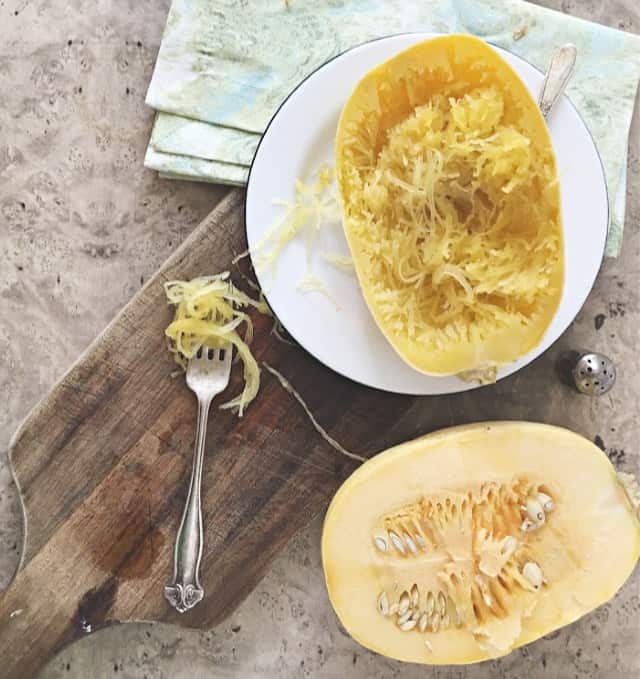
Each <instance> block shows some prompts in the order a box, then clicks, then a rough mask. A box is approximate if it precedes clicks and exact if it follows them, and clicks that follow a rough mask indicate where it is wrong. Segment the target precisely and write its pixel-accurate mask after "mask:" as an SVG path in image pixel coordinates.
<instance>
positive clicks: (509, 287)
mask: <svg viewBox="0 0 640 679" xmlns="http://www.w3.org/2000/svg"><path fill="white" fill-rule="evenodd" d="M336 172H337V184H338V189H339V193H340V198H341V204H342V211H343V225H344V230H345V234H346V236H347V240H348V242H349V246H350V249H351V252H352V255H353V259H354V264H355V269H356V273H357V276H358V281H359V283H360V287H361V289H362V292H363V295H364V298H365V300H366V303H367V305H368V307H369V309H370V311H371V313H372V315H373V317H374V319H375V321H376V323H377V324H378V326H379V327H380V329H381V330H382V332H383V333H384V335H385V336H386V338H387V340H388V341H389V342H390V343H391V345H392V346H393V347H394V349H395V350H396V351H397V352H398V354H399V355H400V356H401V357H402V358H403V359H404V360H405V361H406V362H407V363H409V364H410V365H411V366H413V367H414V368H416V369H418V370H420V371H422V372H425V373H429V374H458V373H461V372H466V371H471V370H486V369H490V368H495V367H496V366H500V365H503V364H506V363H509V362H512V361H514V360H517V359H518V358H520V357H521V356H523V355H524V354H526V353H527V352H529V351H530V350H532V349H533V348H534V347H535V346H537V345H538V344H539V342H540V341H541V339H542V338H543V336H544V333H545V331H546V330H547V328H548V326H549V324H550V322H551V319H552V318H553V315H554V313H555V311H556V309H557V307H558V304H559V301H560V297H561V293H562V286H563V243H562V227H561V216H560V193H559V186H558V177H557V171H556V163H555V158H554V154H553V148H552V145H551V140H550V137H549V133H548V130H547V127H546V124H545V121H544V119H543V117H542V115H541V113H540V111H539V109H538V107H537V105H536V102H535V101H534V100H533V98H532V97H531V95H530V93H529V91H528V90H527V88H526V86H525V85H524V83H523V82H522V81H521V79H520V78H519V76H518V75H517V74H516V73H515V72H514V71H513V70H512V68H511V67H510V66H509V65H508V64H507V62H506V61H504V59H502V57H500V56H499V55H498V53H497V52H496V51H495V50H494V49H493V48H491V47H490V46H488V45H487V44H486V43H484V42H483V41H481V40H479V39H478V38H474V37H472V36H466V35H451V36H444V37H439V38H434V39H431V40H427V41H425V42H423V43H420V44H418V45H415V46H413V47H411V48H410V49H408V50H406V51H404V52H402V53H400V54H398V55H397V56H395V57H394V58H392V59H391V60H389V61H387V62H386V63H384V64H382V65H380V66H378V67H377V68H375V69H374V70H372V71H371V72H370V73H368V74H367V75H366V76H365V77H364V78H363V79H362V81H361V82H360V83H358V85H357V86H356V88H355V89H354V91H353V93H352V95H351V96H350V98H349V99H348V101H347V102H346V104H345V106H344V109H343V111H342V115H341V118H340V122H339V126H338V131H337V136H336Z"/></svg>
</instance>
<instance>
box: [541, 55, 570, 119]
mask: <svg viewBox="0 0 640 679" xmlns="http://www.w3.org/2000/svg"><path fill="white" fill-rule="evenodd" d="M577 54H578V50H577V49H576V47H575V45H571V44H567V45H563V46H562V47H560V48H559V49H558V50H557V51H556V52H555V54H554V55H553V57H552V58H551V63H550V64H549V68H548V70H547V73H546V75H545V77H544V82H543V83H542V91H541V92H540V98H539V99H538V106H539V107H540V110H541V111H542V115H543V116H544V117H545V118H546V117H547V116H548V115H549V113H551V109H552V108H553V106H554V104H555V103H556V101H558V99H559V98H560V95H561V94H562V93H563V92H564V88H565V87H566V86H567V83H568V82H569V80H570V79H571V76H572V75H573V72H574V69H575V65H576V56H577Z"/></svg>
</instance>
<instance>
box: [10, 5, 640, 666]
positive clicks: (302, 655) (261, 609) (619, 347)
mask: <svg viewBox="0 0 640 679" xmlns="http://www.w3.org/2000/svg"><path fill="white" fill-rule="evenodd" d="M540 4H544V5H545V6H548V7H553V8H556V9H563V10H564V11H567V12H570V13H572V14H576V15H579V16H583V17H585V18H590V19H597V20H600V21H602V22H603V23H606V24H608V25H610V26H614V27H621V28H624V29H626V30H629V31H633V32H636V33H637V32H640V7H639V6H638V4H637V2H636V0H606V1H602V2H601V1H600V0H583V1H579V0H563V1H560V0H544V1H543V2H541V3H540ZM167 9H168V1H167V0H160V1H158V0H156V1H155V2H145V1H141V2H133V0H129V1H127V0H121V1H120V2H118V3H108V2H99V3H89V2H85V1H84V0H68V1H66V2H62V0H35V1H33V2H28V1H25V0H16V2H8V0H0V85H1V86H2V90H1V91H2V106H0V319H1V321H0V356H2V361H1V362H0V393H2V394H3V395H4V404H3V408H2V409H0V453H1V460H0V586H4V585H6V584H7V583H8V582H9V580H10V579H11V575H12V573H13V571H14V569H15V567H16V565H17V562H18V550H19V545H20V544H21V540H22V537H21V530H22V526H21V524H22V519H21V513H20V511H19V504H18V501H17V497H16V493H15V489H14V487H13V485H12V483H11V475H10V473H9V470H8V468H7V466H6V455H5V452H6V448H7V446H8V442H9V439H10V436H11V434H12V433H13V431H14V430H15V428H16V426H17V425H18V423H19V421H20V420H21V419H22V418H23V417H24V416H25V415H26V414H27V412H28V411H29V409H30V408H31V407H32V406H33V405H34V403H35V402H36V401H37V400H38V399H39V398H41V397H42V396H44V395H45V394H46V392H47V391H48V389H49V388H50V387H51V386H52V385H53V383H54V382H55V381H56V380H57V379H58V378H59V377H60V376H61V375H62V373H63V372H64V371H65V370H66V369H67V368H68V367H69V366H70V364H71V363H72V362H73V361H74V360H75V359H76V358H77V356H78V355H79V354H80V353H81V351H82V350H83V349H84V348H85V347H86V346H87V344H88V343H89V342H90V341H91V340H92V339H93V337H94V336H95V335H96V334H97V333H98V332H99V331H100V330H101V329H102V328H103V327H104V325H105V324H106V323H107V322H108V321H109V320H110V319H111V318H112V316H113V315H114V314H115V312H116V311H117V310H118V309H119V308H120V307H121V306H122V305H123V304H124V303H125V302H126V301H127V300H128V299H129V298H130V297H131V295H132V294H133V293H134V292H135V291H136V290H137V289H138V288H139V286H140V284H141V282H142V281H144V279H145V278H146V277H147V276H148V275H149V274H150V273H151V272H152V271H153V270H154V269H155V268H156V267H157V266H158V265H159V264H160V263H161V262H162V261H163V260H164V258H165V257H166V256H167V255H168V254H169V253H170V252H171V251H172V250H173V248H174V247H175V246H176V244H177V243H178V242H180V241H181V240H182V239H183V238H184V237H185V236H186V235H187V234H188V233H189V232H190V230H191V229H192V228H193V227H194V226H195V225H196V224H197V222H198V221H199V220H200V219H201V218H202V217H203V216H204V215H205V214H206V213H207V212H208V210H209V208H210V206H211V205H213V204H214V203H215V202H216V200H217V197H218V196H219V195H220V191H221V189H217V188H215V187H211V186H207V185H199V184H189V183H184V182H174V181H166V180H159V179H157V178H156V177H155V176H154V174H153V173H151V172H149V171H146V170H144V169H143V168H142V156H143V153H144V149H145V146H146V143H147V141H148V136H149V132H150V129H151V123H152V112H151V111H150V110H148V109H146V108H145V107H144V105H143V99H144V94H145V91H146V86H147V83H148V79H149V77H150V74H151V68H152V64H153V59H154V57H155V54H156V50H157V46H158V43H159V40H160V35H161V32H162V28H163V25H164V21H165V17H166V12H167ZM605 85H606V84H605ZM639 138H640V120H639V116H638V112H637V111H636V117H635V120H634V131H633V135H632V144H631V153H630V159H629V179H630V180H629V194H628V204H627V222H626V228H625V236H624V245H623V253H622V256H621V258H620V259H618V260H616V261H613V260H611V261H607V262H606V263H605V265H604V267H603V270H602V272H601V274H600V277H599V279H598V282H597V284H596V287H595V289H594V291H593V293H592V294H591V296H590V298H589V301H588V303H587V305H586V306H585V308H584V309H583V311H582V313H581V314H580V316H579V317H578V319H577V320H576V322H575V324H574V325H573V326H572V327H571V328H570V330H569V331H568V332H567V333H566V334H565V335H564V336H563V338H562V339H561V340H560V341H559V342H558V343H557V344H556V345H555V346H554V347H552V348H551V349H550V350H549V351H548V352H547V354H546V355H545V356H544V357H543V358H542V359H540V361H537V362H536V363H535V364H534V365H533V366H531V368H530V369H528V370H527V371H526V372H524V373H521V375H520V376H516V377H514V378H513V379H514V380H516V381H517V382H514V384H516V385H517V389H514V393H515V394H516V398H517V399H518V413H519V416H521V417H526V416H527V408H528V404H529V403H530V401H531V400H535V401H536V402H539V401H540V400H544V401H545V406H544V408H543V412H544V414H545V417H544V419H545V420H546V421H548V422H553V423H558V424H563V425H565V426H568V427H570V428H572V429H575V430H576V431H578V432H580V433H583V434H584V435H586V436H589V437H590V438H592V439H594V440H596V441H597V442H598V443H599V444H600V445H601V446H603V447H604V448H605V449H606V450H607V452H608V454H609V456H610V457H611V459H612V460H613V461H614V463H615V464H616V466H618V467H619V468H620V469H624V470H628V471H633V472H635V473H638V471H639V464H638V463H639V459H640V458H639V455H638V440H640V423H639V422H638V416H637V414H638V412H640V361H639V360H638V354H637V350H636V348H637V347H638V345H639V344H640V292H639V289H640V285H639V283H640V143H639ZM576 347H589V348H594V349H597V350H600V351H603V352H604V353H607V354H609V355H610V356H612V357H613V358H614V359H615V360H616V362H617V365H618V368H619V371H620V376H619V379H618V383H617V385H616V387H615V389H614V390H613V391H612V392H611V394H610V395H609V396H607V397H604V398H602V399H599V400H597V401H595V402H594V403H592V404H590V402H589V401H588V400H586V399H585V398H583V397H580V396H577V395H575V396H574V395H572V394H570V393H569V392H568V391H567V390H566V389H565V388H564V387H563V386H562V385H560V384H559V383H558V381H557V379H556V377H555V375H554V372H553V364H554V361H555V360H556V358H557V357H558V356H559V355H560V353H561V352H562V350H564V349H567V348H576ZM475 409H476V412H475V413H474V415H477V419H481V418H482V417H483V414H484V413H483V410H482V406H480V407H478V404H477V403H476V408H475ZM467 419H468V418H467ZM320 526H321V524H320V520H319V519H318V520H316V521H315V522H314V523H312V525H311V526H310V527H309V528H308V530H306V531H304V532H303V533H302V534H301V535H299V536H298V537H297V538H296V539H295V540H294V541H293V542H292V544H291V545H290V546H289V548H288V549H287V551H286V552H285V553H284V554H283V555H282V556H281V557H280V558H279V559H278V561H277V562H276V563H275V564H274V565H273V567H272V569H271V571H270V573H269V574H268V575H267V577H266V578H265V579H264V580H263V582H262V583H261V584H260V585H259V586H258V587H257V589H256V590H255V591H254V592H253V593H252V594H251V595H250V597H249V598H248V599H247V600H246V601H245V602H244V604H243V605H242V606H241V607H240V608H239V609H238V610H237V611H236V613H235V614H234V615H233V616H232V617H231V618H230V619H229V620H228V621H227V622H226V623H225V624H223V625H221V626H219V627H218V628H216V629H214V630H212V631H210V632H195V631H185V630H181V629H174V628H171V627H164V626H152V625H142V624H128V625H122V626H118V627H114V628H111V629H108V630H104V631H102V632H98V633H96V634H93V635H90V636H88V637H87V638H85V639H83V640H82V641H80V642H78V643H76V644H74V645H73V646H71V647H69V648H67V649H65V650H64V651H63V652H62V653H61V654H60V655H59V656H57V657H56V658H54V659H52V660H51V662H50V663H49V665H48V667H47V668H46V669H45V671H44V672H43V676H44V677H46V678H47V679H53V678H55V679H61V678H78V679H80V678H82V679H84V678H88V679H89V678H90V679H93V678H96V679H100V678H102V677H124V678H126V679H143V678H144V677H146V678H147V679H174V678H175V679H182V678H185V679H186V678H189V679H197V678H204V677H207V678H209V677H212V678H213V677H242V678H243V679H245V678H246V679H253V678H254V677H255V678H257V677H266V676H271V677H278V678H280V677H283V678H285V679H289V678H293V677H306V676H310V677H321V678H326V679H329V678H331V679H333V678H335V677H344V678H349V679H350V678H354V679H355V678H359V677H366V678H369V677H376V678H378V677H380V678H381V679H383V678H387V677H389V678H391V677H398V676H402V677H403V679H405V678H406V679H418V678H421V679H422V678H424V677H433V678H436V677H437V678H439V679H458V678H466V677H468V678H469V679H485V678H490V679H493V678H496V679H497V678H500V679H502V678H507V677H508V678H509V679H517V678H520V677H526V678H527V679H537V678H542V677H545V679H547V678H548V677H553V678H558V679H586V678H600V677H602V678H605V679H622V678H624V679H630V678H635V677H638V676H640V653H638V649H639V648H640V569H637V570H636V573H635V575H634V577H632V579H631V580H630V581H629V582H628V583H627V584H626V585H625V587H624V588H623V590H622V592H621V593H620V594H619V595H618V596H617V597H616V598H615V599H614V600H613V601H612V602H611V603H609V604H607V605H606V606H604V607H602V608H600V609H599V610H597V611H595V612H594V613H592V614H590V615H588V616H586V617H585V618H583V619H582V620H580V621H579V622H578V623H576V624H574V625H571V626H569V627H567V628H564V629H563V630H560V631H559V632H555V633H553V634H552V635H550V636H549V637H547V638H545V639H543V640H540V641H539V642H537V643H535V644H533V645H530V646H528V647H526V648H523V649H520V650H518V651H516V652H514V653H513V654H512V655H511V656H509V657H508V658H506V659H503V660H500V661H495V662H491V663H488V664H484V665H480V666H475V667H469V668H434V669H425V668H421V667H415V666H408V665H402V664H401V663H397V662H394V661H390V660H385V659H383V658H380V657H378V656H376V655H374V654H372V653H369V652H368V651H366V650H364V649H362V648H361V647H359V646H358V645H357V644H356V643H355V642H353V641H352V640H351V639H350V638H349V637H348V636H347V635H346V634H345V633H344V631H343V630H342V629H341V628H340V626H339V625H338V623H337V620H336V618H335V616H334V615H333V613H332V611H331V608H330V606H329V603H328V601H327V598H326V594H325V590H324V584H323V582H322V573H321V568H320V555H319V535H320ZM0 676H1V665H0Z"/></svg>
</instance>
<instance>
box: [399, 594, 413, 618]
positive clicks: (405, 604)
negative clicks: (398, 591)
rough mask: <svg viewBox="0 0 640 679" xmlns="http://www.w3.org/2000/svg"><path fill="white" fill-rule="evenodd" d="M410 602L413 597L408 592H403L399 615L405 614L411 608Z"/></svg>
mask: <svg viewBox="0 0 640 679" xmlns="http://www.w3.org/2000/svg"><path fill="white" fill-rule="evenodd" d="M410 603H411V599H410V598H409V595H408V594H407V592H402V595H401V596H400V605H399V606H398V613H399V615H404V614H405V613H406V612H407V611H408V610H409V604H410Z"/></svg>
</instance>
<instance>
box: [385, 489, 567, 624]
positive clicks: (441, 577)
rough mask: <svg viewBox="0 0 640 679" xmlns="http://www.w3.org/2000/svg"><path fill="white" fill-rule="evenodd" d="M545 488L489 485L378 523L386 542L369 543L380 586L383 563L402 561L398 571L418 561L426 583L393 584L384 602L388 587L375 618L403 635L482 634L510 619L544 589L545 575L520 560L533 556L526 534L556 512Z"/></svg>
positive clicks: (429, 499) (423, 500)
mask: <svg viewBox="0 0 640 679" xmlns="http://www.w3.org/2000/svg"><path fill="white" fill-rule="evenodd" d="M544 488H545V492H542V491H541V490H540V488H539V486H537V485H535V484H533V483H531V482H530V481H528V480H526V479H515V480H514V481H513V482H511V483H497V482H489V483H485V484H483V485H482V486H481V487H480V488H479V489H478V490H476V491H468V492H464V493H449V494H446V495H442V496H434V497H426V498H421V499H420V500H418V501H416V502H415V503H414V504H413V505H410V506H407V507H403V508H402V509H401V510H400V511H398V512H395V513H392V514H388V515H385V516H384V517H381V525H382V526H384V533H383V534H384V535H385V537H383V536H382V535H381V534H380V533H379V532H378V533H376V534H374V536H373V542H374V545H375V547H376V549H377V550H378V552H379V553H380V554H381V558H382V560H381V561H380V564H381V565H380V566H379V568H380V577H381V581H382V582H384V578H385V564H386V563H387V560H388V559H391V560H399V561H402V562H403V563H405V562H406V566H403V569H406V568H407V567H410V565H411V564H410V563H409V561H407V560H410V561H411V562H412V561H413V560H415V561H416V566H418V567H419V570H417V571H415V572H416V573H419V574H421V576H423V577H427V579H428V584H427V583H426V582H425V583H422V581H421V580H420V579H416V581H415V582H407V583H402V582H399V583H398V582H394V583H393V585H394V586H393V587H391V591H392V592H395V594H392V596H391V598H389V595H388V594H387V592H388V591H389V589H390V587H389V586H390V584H391V583H387V586H386V588H385V589H384V590H383V591H382V593H381V594H380V596H379V598H378V603H377V607H378V610H379V612H380V613H381V614H382V615H383V616H385V617H390V618H392V619H394V621H395V624H396V625H397V627H398V628H399V629H400V630H401V631H403V632H410V631H415V632H417V633H420V634H437V633H438V632H440V631H442V630H446V629H450V628H460V627H467V628H468V629H469V630H471V631H472V632H473V633H474V634H475V633H478V634H482V632H480V631H479V630H481V629H482V628H483V626H485V625H489V624H490V621H491V620H498V619H501V618H505V617H506V616H507V615H508V612H509V605H510V602H511V601H512V600H513V599H514V598H516V597H519V596H523V595H528V596H537V593H538V591H539V590H540V588H541V587H542V585H543V584H544V583H545V580H544V577H543V573H542V568H541V567H540V565H539V564H538V563H537V562H536V561H533V560H532V559H531V558H523V557H529V556H530V553H531V548H530V547H528V538H527V534H528V533H530V532H531V531H534V530H537V529H542V528H543V527H544V525H545V523H546V521H547V514H549V513H550V512H552V511H553V509H554V501H553V498H552V497H551V495H550V494H549V491H548V489H547V486H545V487H544ZM518 534H519V537H515V535H518ZM389 544H391V545H393V549H390V548H389ZM425 573H428V576H425ZM395 577H396V578H398V576H397V575H396V576H395ZM403 584H404V588H403ZM421 602H422V604H421Z"/></svg>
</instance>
